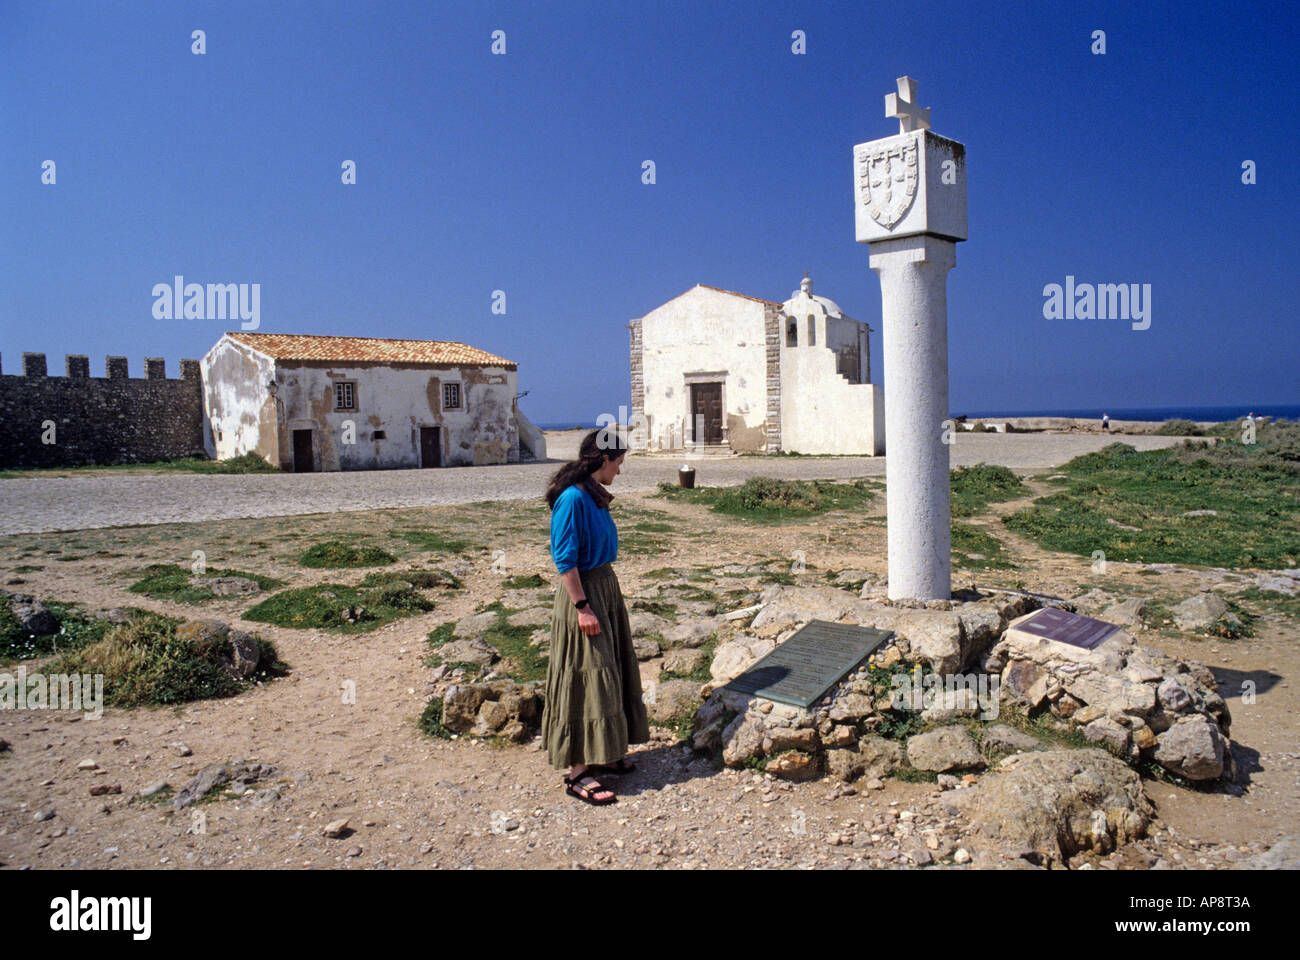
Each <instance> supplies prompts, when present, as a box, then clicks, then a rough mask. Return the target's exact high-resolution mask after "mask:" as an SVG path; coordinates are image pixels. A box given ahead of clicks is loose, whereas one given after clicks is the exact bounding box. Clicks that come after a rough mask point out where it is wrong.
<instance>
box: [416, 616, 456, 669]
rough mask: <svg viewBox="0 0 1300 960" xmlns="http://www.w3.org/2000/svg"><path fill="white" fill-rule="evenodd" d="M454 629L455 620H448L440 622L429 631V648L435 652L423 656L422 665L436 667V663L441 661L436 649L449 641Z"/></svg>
mask: <svg viewBox="0 0 1300 960" xmlns="http://www.w3.org/2000/svg"><path fill="white" fill-rule="evenodd" d="M455 629H456V621H455V620H448V621H447V622H446V623H443V624H440V625H438V626H436V627H434V628H433V629H432V630H430V631H429V636H428V642H429V649H430V650H431V651H435V652H433V653H430V654H429V656H428V657H426V658H425V661H424V665H425V666H426V667H436V666H438V664H440V663H442V657H440V656H438V654H437V653H436V651H437V649H438V648H439V647H441V646H442V645H443V644H445V643H450V642H451V638H452V631H454V630H455Z"/></svg>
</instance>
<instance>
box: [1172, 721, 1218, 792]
mask: <svg viewBox="0 0 1300 960" xmlns="http://www.w3.org/2000/svg"><path fill="white" fill-rule="evenodd" d="M1156 739H1157V742H1158V746H1157V747H1156V751H1155V760H1156V762H1157V763H1159V764H1160V765H1161V766H1163V767H1165V768H1166V769H1167V770H1171V771H1173V772H1174V773H1176V774H1179V775H1180V776H1184V777H1186V778H1187V779H1189V780H1213V779H1216V778H1218V777H1220V776H1222V775H1223V768H1224V763H1223V760H1224V754H1225V753H1226V752H1227V745H1226V744H1225V743H1224V740H1223V736H1222V735H1221V734H1220V733H1219V726H1218V724H1216V723H1213V722H1211V721H1210V720H1209V719H1208V718H1207V717H1204V716H1200V715H1193V716H1188V717H1183V718H1181V719H1180V720H1179V721H1178V722H1177V723H1175V724H1174V725H1173V726H1172V727H1170V728H1169V729H1168V730H1166V731H1164V732H1163V733H1161V734H1159V736H1158V737H1157V738H1156Z"/></svg>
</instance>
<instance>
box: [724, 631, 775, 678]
mask: <svg viewBox="0 0 1300 960" xmlns="http://www.w3.org/2000/svg"><path fill="white" fill-rule="evenodd" d="M775 647H776V641H775V640H774V639H772V638H771V637H751V636H741V637H737V638H736V639H735V640H731V641H728V642H727V643H723V644H720V645H719V646H718V648H717V649H716V650H714V651H713V663H712V664H711V665H710V666H709V674H710V675H711V676H712V677H713V679H714V680H717V681H721V682H726V681H728V680H734V679H735V678H736V677H738V676H740V675H741V674H742V673H744V672H745V671H746V670H748V669H749V668H750V667H752V666H753V665H754V664H755V663H757V662H758V661H759V660H760V659H761V658H763V657H765V656H767V655H768V654H769V653H771V652H772V650H773V649H775Z"/></svg>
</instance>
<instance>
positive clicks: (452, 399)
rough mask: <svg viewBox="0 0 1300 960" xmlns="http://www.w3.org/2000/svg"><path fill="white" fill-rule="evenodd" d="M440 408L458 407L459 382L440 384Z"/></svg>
mask: <svg viewBox="0 0 1300 960" xmlns="http://www.w3.org/2000/svg"><path fill="white" fill-rule="evenodd" d="M442 408H443V409H444V410H458V409H460V384H459V383H444V384H443V385H442Z"/></svg>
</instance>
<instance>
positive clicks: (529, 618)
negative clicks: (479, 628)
mask: <svg viewBox="0 0 1300 960" xmlns="http://www.w3.org/2000/svg"><path fill="white" fill-rule="evenodd" d="M551 615H552V611H551V608H550V607H533V608H532V609H530V610H520V611H519V612H518V613H512V614H511V615H510V616H508V617H506V623H508V624H509V625H510V626H512V627H549V626H550V625H551ZM489 626H490V624H489Z"/></svg>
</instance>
